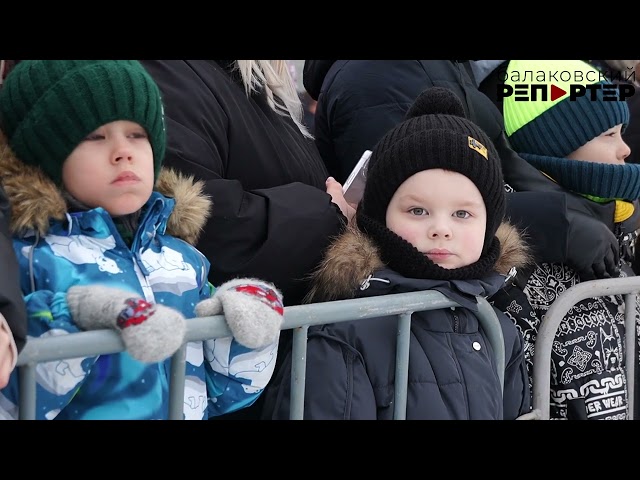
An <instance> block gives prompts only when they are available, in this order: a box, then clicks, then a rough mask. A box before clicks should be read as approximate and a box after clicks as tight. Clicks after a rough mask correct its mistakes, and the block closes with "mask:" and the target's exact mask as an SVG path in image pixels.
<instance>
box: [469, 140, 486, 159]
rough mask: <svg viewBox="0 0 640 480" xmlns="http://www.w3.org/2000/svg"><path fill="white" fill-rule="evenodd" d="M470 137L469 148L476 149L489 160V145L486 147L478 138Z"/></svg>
mask: <svg viewBox="0 0 640 480" xmlns="http://www.w3.org/2000/svg"><path fill="white" fill-rule="evenodd" d="M468 138H469V148H470V149H471V150H475V151H476V152H478V153H479V154H480V155H482V156H483V157H484V158H485V160H489V157H488V153H487V147H485V146H484V145H483V144H481V143H480V142H479V141H478V140H476V139H475V138H473V137H468Z"/></svg>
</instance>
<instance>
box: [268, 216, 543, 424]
mask: <svg viewBox="0 0 640 480" xmlns="http://www.w3.org/2000/svg"><path fill="white" fill-rule="evenodd" d="M505 232H510V233H509V234H504V235H502V234H501V233H505ZM514 232H515V229H513V228H512V227H511V228H509V227H506V226H505V227H504V228H503V229H501V230H499V231H498V234H497V235H498V238H500V243H501V245H502V249H501V252H502V253H501V260H500V261H499V263H501V264H502V265H503V266H502V267H498V268H497V269H499V270H507V269H508V268H509V267H510V266H516V265H518V264H519V263H518V261H517V260H516V258H515V257H516V254H517V251H518V250H519V249H520V247H519V245H520V244H519V240H518V238H519V237H518V235H517V234H515V233H514ZM506 252H509V253H506ZM507 257H511V259H509V258H507ZM371 268H373V270H371ZM354 280H355V283H356V284H355V285H353V283H354ZM362 280H364V281H362ZM504 280H505V278H504V276H502V275H499V274H498V273H495V274H491V275H488V276H486V277H485V278H483V279H470V280H464V281H462V280H461V281H435V280H428V279H411V278H405V277H403V276H401V275H399V274H398V273H396V272H394V271H392V270H390V269H388V268H386V267H384V266H383V265H382V266H381V260H380V259H379V257H378V256H377V254H376V248H375V246H374V245H373V243H372V242H371V240H369V239H368V238H367V237H366V236H364V235H363V234H361V233H357V232H356V231H348V232H346V233H345V234H343V235H342V236H341V237H339V238H338V239H337V240H336V242H335V243H334V244H333V245H332V246H331V248H330V249H329V250H328V253H327V258H326V260H325V262H324V263H323V268H322V269H321V270H320V271H319V272H318V274H317V275H316V287H317V290H316V289H314V290H316V292H317V295H318V297H319V298H320V299H325V300H330V299H334V298H332V297H333V296H334V294H335V295H337V296H338V297H342V295H343V294H344V295H346V296H347V297H349V296H353V295H355V296H358V297H371V296H379V295H389V294H395V293H404V292H411V291H423V290H429V289H434V290H437V291H439V292H441V293H443V294H444V295H446V296H447V297H449V298H451V299H453V300H454V301H456V302H457V303H459V304H460V305H461V307H459V308H458V307H456V308H453V309H450V308H446V309H438V310H432V311H426V312H416V313H414V314H413V315H412V317H411V336H410V346H409V372H408V391H407V412H406V413H407V416H406V418H407V419H408V420H412V419H413V420H500V419H514V418H516V417H518V416H520V415H522V414H525V413H527V412H529V409H530V402H531V398H530V391H529V383H528V378H527V370H526V366H525V363H524V353H523V340H522V337H521V336H520V334H519V332H518V331H517V330H516V328H515V326H514V325H513V323H512V322H511V320H510V319H508V318H507V317H506V316H505V315H504V314H502V313H501V312H497V313H498V318H499V321H500V324H501V326H502V332H503V336H504V346H505V372H504V396H503V395H502V393H501V390H500V383H499V381H498V375H497V371H496V364H495V353H494V352H493V350H492V348H491V345H490V344H489V342H488V340H487V337H486V334H485V333H484V331H483V329H482V328H481V326H480V324H479V321H478V318H477V317H476V315H475V312H477V303H476V300H475V295H480V296H490V295H492V294H493V293H495V292H496V291H497V290H498V289H499V288H500V287H502V285H503V284H504ZM360 281H362V283H361V284H360ZM354 287H355V288H354ZM329 292H333V293H332V294H329ZM397 328H398V327H397V319H396V318H393V317H378V318H371V319H362V320H356V321H349V322H340V323H333V324H327V325H322V326H318V327H311V328H310V329H309V332H308V342H307V352H306V359H307V367H306V384H305V402H304V403H305V408H304V418H305V419H309V420H312V419H313V420H319V419H325V420H327V419H331V420H390V419H392V418H393V411H394V404H393V402H394V394H395V386H394V381H395V364H396V339H397ZM290 387H291V355H290V354H289V355H288V356H287V357H286V359H285V362H284V363H283V366H282V368H281V369H280V371H279V373H278V374H277V375H276V376H275V377H274V379H273V380H272V382H271V385H270V388H269V389H267V391H266V393H265V396H266V400H265V407H264V410H263V415H264V418H265V419H279V420H284V419H288V418H289V408H290V401H291V398H290V395H291V388H290Z"/></svg>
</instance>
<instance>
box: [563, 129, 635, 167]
mask: <svg viewBox="0 0 640 480" xmlns="http://www.w3.org/2000/svg"><path fill="white" fill-rule="evenodd" d="M621 133H622V124H619V125H616V126H615V127H613V128H610V129H609V130H607V131H606V132H603V133H601V134H600V135H599V136H597V137H595V138H592V139H591V140H589V141H588V142H587V143H585V144H584V145H583V146H581V147H580V148H578V149H577V150H575V151H574V152H572V153H571V154H570V155H568V156H567V158H570V159H571V160H581V161H583V162H596V163H612V164H614V165H620V164H624V159H625V158H627V157H628V156H629V154H630V153H631V149H630V148H629V145H627V144H626V143H625V142H624V140H622V135H621Z"/></svg>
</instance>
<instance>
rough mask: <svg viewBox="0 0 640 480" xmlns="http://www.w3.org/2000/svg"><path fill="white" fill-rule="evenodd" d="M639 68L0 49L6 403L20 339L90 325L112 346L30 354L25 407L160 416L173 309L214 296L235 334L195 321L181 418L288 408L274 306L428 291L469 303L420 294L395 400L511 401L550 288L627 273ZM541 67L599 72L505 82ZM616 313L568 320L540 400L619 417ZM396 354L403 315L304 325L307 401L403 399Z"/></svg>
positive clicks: (315, 404) (621, 327)
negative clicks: (481, 313) (31, 391)
mask: <svg viewBox="0 0 640 480" xmlns="http://www.w3.org/2000/svg"><path fill="white" fill-rule="evenodd" d="M639 62H640V61H586V60H546V61H540V60H499V61H490V60H384V61H383V60H306V61H305V63H304V70H303V72H302V78H303V85H304V91H300V89H298V88H297V87H296V82H295V78H294V77H295V76H296V75H299V74H300V72H298V73H296V72H295V71H293V70H292V68H291V64H290V63H288V62H287V61H286V60H140V61H137V60H64V61H59V60H20V61H17V60H3V61H1V63H0V79H2V83H1V84H0V181H1V186H2V189H1V190H0V247H2V248H0V262H2V263H1V266H2V268H3V271H6V272H9V275H5V276H3V278H2V280H1V282H2V283H0V418H5V419H15V418H18V415H19V403H20V388H19V383H18V372H17V369H16V367H15V365H16V361H17V358H18V355H19V353H20V351H21V350H22V348H23V347H24V345H25V342H28V338H36V337H47V336H54V335H66V334H69V333H74V332H79V331H83V330H93V329H113V330H115V331H117V332H118V333H119V334H120V335H121V338H122V340H123V343H124V345H125V347H126V350H125V351H123V352H120V353H116V354H110V355H94V356H88V357H82V358H77V359H71V360H67V361H66V365H65V368H59V367H60V366H59V365H58V364H57V363H56V362H48V363H45V364H43V365H42V366H41V368H39V369H38V371H37V379H36V380H37V394H36V401H37V407H36V412H37V413H36V415H37V418H39V419H162V418H167V415H168V403H169V392H168V384H169V376H170V371H171V361H172V355H173V354H174V353H175V352H176V351H178V349H179V348H180V347H181V346H182V345H183V344H184V343H185V341H186V340H185V329H186V325H187V323H188V319H189V318H193V317H196V316H210V315H216V314H220V313H223V314H224V315H225V319H226V321H227V324H228V326H229V330H230V332H231V334H232V336H231V337H227V338H218V339H212V340H206V341H203V342H192V341H190V342H188V343H187V348H186V360H187V362H186V369H187V371H186V386H185V401H184V418H185V419H209V420H234V419H262V420H267V419H287V418H289V408H290V404H291V388H290V387H291V374H292V371H291V365H292V356H291V348H292V345H291V343H292V342H291V339H292V335H291V331H290V330H281V326H282V317H283V311H284V307H285V306H294V305H301V304H305V303H317V302H327V301H332V300H339V299H350V298H358V297H371V296H382V295H388V294H393V293H401V292H415V291H424V290H437V291H439V292H441V293H442V294H444V295H445V296H446V297H448V298H450V299H452V300H454V301H455V302H456V303H457V304H458V305H459V307H456V308H450V309H439V310H433V311H428V312H418V313H414V314H413V315H412V323H411V337H410V351H409V355H410V356H409V371H408V395H407V397H408V401H407V415H406V417H407V419H454V420H462V419H471V420H481V419H494V420H499V419H518V418H527V417H528V416H530V415H531V413H532V412H531V409H532V398H531V397H532V388H533V384H532V377H533V371H532V366H533V358H534V352H535V341H536V335H537V332H538V329H539V327H540V324H541V322H542V321H543V320H544V316H545V314H546V312H547V311H548V309H549V308H550V307H551V305H552V304H553V303H554V301H555V300H556V299H557V298H558V297H559V296H560V295H562V293H563V292H564V291H566V290H567V289H569V288H571V287H572V286H573V285H576V284H578V283H580V282H583V281H586V280H592V279H607V278H617V277H628V276H633V275H635V274H636V273H638V268H639V265H638V263H637V262H636V258H635V250H636V237H637V235H636V233H637V231H639V229H640V211H639V210H638V207H639V206H640V201H639V199H640V163H637V161H636V160H635V159H636V158H637V157H634V156H633V153H634V152H635V150H634V149H635V143H636V142H637V137H636V136H634V133H633V132H636V131H637V130H635V129H637V126H636V127H631V128H629V126H630V125H631V126H632V125H634V124H635V123H640V122H639V121H638V120H634V115H637V107H636V105H637V103H635V102H637V101H638V100H637V99H638V96H637V95H636V96H633V95H632V96H630V97H628V98H623V96H622V95H620V89H619V88H616V87H617V86H619V84H618V83H616V82H615V81H614V80H612V79H611V78H610V77H611V75H608V74H610V73H612V72H614V71H615V72H618V73H620V72H623V73H627V74H628V76H627V77H625V78H628V79H632V78H634V77H633V76H632V75H630V74H629V72H630V71H631V72H632V71H633V69H634V68H635V66H636V65H637V64H638V63H639ZM531 71H532V72H554V71H555V72H571V73H574V74H576V73H579V75H575V76H574V77H571V79H570V80H568V81H567V80H566V78H565V79H564V80H562V81H558V79H557V78H556V77H553V78H545V79H544V81H540V79H539V78H538V79H537V80H536V83H538V84H540V83H542V84H543V87H544V88H545V89H547V90H548V89H550V88H560V89H563V90H566V91H569V90H570V89H571V87H572V86H576V85H577V86H578V87H580V88H583V89H584V90H588V91H589V92H592V93H593V94H592V95H583V96H580V97H578V98H575V99H574V98H569V96H568V95H566V96H560V97H559V98H547V96H543V95H540V96H539V97H538V98H533V96H532V97H531V98H529V99H527V101H519V100H521V99H518V98H515V97H514V96H504V98H502V96H500V95H499V92H501V91H502V92H503V91H504V90H501V89H508V88H511V89H517V88H519V87H520V88H521V87H522V83H523V82H522V81H521V80H522V79H523V78H525V72H531ZM622 76H623V75H618V76H617V78H618V79H620V78H621V77H622ZM563 78H564V77H563ZM514 79H515V80H514ZM632 87H633V85H632ZM611 95H613V97H612V96H611ZM632 128H634V130H632ZM636 135H637V134H636ZM638 148H640V147H638ZM366 150H371V151H372V153H371V156H370V158H369V164H368V170H367V181H366V185H365V188H364V193H363V196H362V199H361V200H360V201H359V202H358V203H349V202H347V201H346V200H345V198H344V195H343V191H342V184H343V183H344V181H345V180H346V178H347V177H348V176H349V174H350V172H351V170H352V169H353V168H354V166H355V164H356V163H357V162H358V160H359V159H360V157H361V155H362V153H363V152H364V151H366ZM636 155H637V153H636ZM514 269H515V270H514ZM514 271H515V272H517V273H516V274H515V275H513V272H514ZM479 296H481V297H484V298H486V299H487V300H488V301H489V302H490V303H491V304H492V306H493V309H494V311H495V312H496V315H497V317H498V320H499V323H500V327H501V329H502V336H503V338H504V344H505V345H504V346H505V357H506V358H505V371H504V372H500V374H499V373H498V372H497V370H496V368H497V367H496V362H495V359H494V352H493V350H492V347H491V343H490V342H489V340H488V337H487V332H485V331H484V329H483V328H482V325H481V323H480V322H479V320H478V317H477V312H478V304H477V297H479ZM624 314H625V302H624V299H623V298H622V297H621V296H620V295H610V296H606V297H596V298H589V299H586V300H584V301H582V302H580V303H578V304H577V305H576V306H574V307H573V308H572V309H571V310H570V311H569V312H568V313H567V315H566V316H565V318H564V319H563V320H562V323H561V327H560V328H559V330H558V333H557V335H556V339H555V340H556V341H555V343H554V349H553V353H552V359H551V360H552V372H551V417H552V418H554V419H626V418H628V417H629V415H630V414H631V413H632V412H631V411H630V410H631V409H632V407H633V405H631V404H630V402H629V396H630V392H629V389H628V385H629V384H630V380H631V379H629V378H627V365H626V353H625V352H626V348H625V338H626V332H625V324H624ZM637 318H640V310H638V315H637ZM395 349H396V324H395V322H394V320H393V318H391V317H381V318H375V319H367V320H353V321H348V322H339V323H335V324H334V323H328V324H326V325H318V326H314V327H310V328H309V330H308V341H307V358H306V378H307V380H306V389H305V398H304V418H305V419H345V420H350V419H390V418H393V411H394V408H393V401H394V393H395V392H394V388H395V387H394V385H395V367H394V366H395V355H396V352H395ZM635 357H636V358H638V356H637V355H636V356H635ZM635 371H636V372H639V371H640V369H638V368H636V369H635ZM502 374H503V375H502ZM500 378H504V385H502V384H501V383H500ZM636 385H637V382H636Z"/></svg>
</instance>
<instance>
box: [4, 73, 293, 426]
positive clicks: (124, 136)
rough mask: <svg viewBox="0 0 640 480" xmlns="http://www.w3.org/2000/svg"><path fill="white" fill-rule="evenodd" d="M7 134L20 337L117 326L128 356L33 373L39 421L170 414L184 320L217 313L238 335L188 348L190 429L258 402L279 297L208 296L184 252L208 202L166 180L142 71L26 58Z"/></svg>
mask: <svg viewBox="0 0 640 480" xmlns="http://www.w3.org/2000/svg"><path fill="white" fill-rule="evenodd" d="M0 127H1V129H2V132H3V134H4V135H5V136H6V142H4V141H3V143H7V145H8V148H7V147H5V146H4V145H3V148H2V150H0V178H2V179H3V181H4V186H5V189H6V191H7V195H8V197H9V199H10V202H11V204H12V208H13V218H12V225H11V229H12V233H13V246H14V251H15V254H16V256H17V258H18V262H19V266H20V283H21V287H22V293H23V294H24V295H25V303H26V305H27V311H28V315H29V319H28V320H29V326H28V328H29V331H28V333H29V336H30V337H32V338H36V337H40V338H44V337H48V336H56V335H66V334H69V333H75V332H79V331H81V330H92V329H105V328H110V329H114V330H116V331H117V332H118V333H119V334H120V335H121V338H122V340H123V343H124V345H125V347H126V351H124V352H122V353H115V354H108V355H89V356H85V357H81V358H72V359H65V360H61V361H55V362H48V363H44V364H41V365H39V366H38V368H37V371H36V377H37V394H36V401H37V405H36V415H37V418H38V419H54V418H55V419H163V418H167V415H168V405H169V392H168V385H169V372H170V371H171V369H170V363H171V359H170V356H171V355H173V353H174V352H176V351H177V349H178V348H179V347H180V346H181V345H183V344H184V343H186V337H185V333H186V326H187V322H188V321H186V320H185V319H187V318H192V317H194V316H196V315H199V316H209V315H216V314H220V313H223V311H224V313H225V315H226V317H225V318H226V320H227V323H228V325H229V329H230V330H231V332H232V334H233V337H228V338H219V339H215V340H207V341H204V342H202V341H195V342H188V343H187V346H186V381H185V392H184V408H183V412H184V418H187V419H206V418H207V417H208V416H215V415H222V414H225V413H228V412H231V411H235V410H237V409H240V408H243V407H245V406H248V405H251V403H253V402H254V401H255V400H256V399H257V397H258V396H259V395H260V394H261V393H262V391H263V389H264V387H265V386H266V384H267V382H268V381H269V379H270V377H271V374H272V372H273V367H274V361H273V359H274V358H275V352H276V349H277V345H278V338H279V332H280V327H281V324H282V316H283V308H282V297H281V295H280V294H279V292H278V291H277V289H276V288H275V286H273V285H271V284H269V283H266V282H263V281H260V280H255V279H236V280H234V281H233V282H228V283H227V284H224V285H222V286H220V288H218V289H217V291H216V292H215V295H213V296H212V294H213V292H214V289H213V287H212V286H211V284H210V283H209V282H208V273H209V261H208V260H207V259H206V258H205V257H204V256H203V255H202V254H201V253H200V252H199V251H198V250H197V249H196V248H195V247H194V246H193V245H194V244H195V242H196V240H197V238H198V235H199V233H200V231H201V229H202V227H203V224H204V222H205V220H206V218H207V216H208V215H209V210H210V208H211V205H210V200H209V199H208V198H207V197H205V196H203V195H202V193H201V190H202V184H201V183H199V182H194V180H193V178H191V177H190V178H185V177H182V176H180V175H178V174H176V173H174V172H172V171H168V170H162V160H163V156H164V151H165V145H166V135H165V120H164V114H163V106H162V99H161V96H160V91H159V89H158V87H157V85H156V84H155V82H154V81H153V80H152V78H151V77H150V75H149V74H148V73H147V72H146V70H145V69H144V68H143V67H142V65H141V64H140V63H139V62H138V61H135V60H24V61H21V62H20V63H19V64H18V65H17V66H16V67H15V69H14V70H12V71H11V73H10V74H9V75H8V76H7V78H6V80H5V82H4V85H3V88H2V90H0ZM3 140H4V139H3ZM238 372H242V373H241V374H240V373H238ZM18 387H19V386H18V378H17V372H14V374H12V376H11V378H10V380H9V384H8V386H7V387H5V388H3V389H2V390H0V418H17V417H18V415H19V412H18V404H19V388H18Z"/></svg>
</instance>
